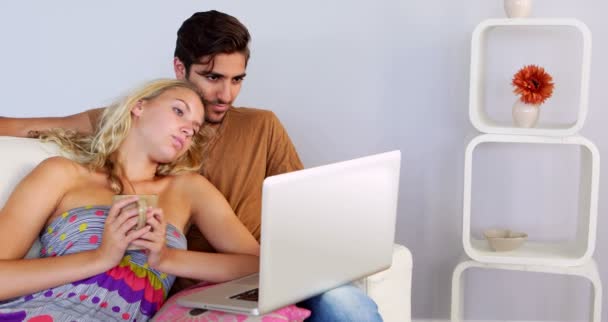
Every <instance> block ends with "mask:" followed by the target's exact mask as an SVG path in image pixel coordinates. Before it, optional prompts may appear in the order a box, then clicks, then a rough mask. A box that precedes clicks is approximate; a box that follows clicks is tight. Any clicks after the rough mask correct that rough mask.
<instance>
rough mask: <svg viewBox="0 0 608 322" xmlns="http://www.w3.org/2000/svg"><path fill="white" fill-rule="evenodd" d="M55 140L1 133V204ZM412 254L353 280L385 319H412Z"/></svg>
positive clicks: (398, 248)
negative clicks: (384, 268)
mask: <svg viewBox="0 0 608 322" xmlns="http://www.w3.org/2000/svg"><path fill="white" fill-rule="evenodd" d="M58 152H59V151H58V149H57V147H56V146H55V145H54V144H50V143H47V144H45V143H41V142H40V141H38V140H36V139H24V138H13V137H0V206H3V205H4V203H5V202H6V199H7V198H8V196H9V195H10V193H11V192H12V190H13V188H14V187H15V185H16V184H17V183H18V182H19V181H20V180H21V179H22V178H23V177H24V176H25V175H26V174H28V173H29V172H30V171H31V170H32V169H33V168H34V167H35V166H36V165H37V164H38V163H39V162H40V161H42V160H44V159H46V158H48V157H50V156H53V155H57V154H59V153H58ZM38 249H39V245H34V247H32V249H31V250H30V252H29V253H28V255H27V257H34V256H37V253H38ZM411 282H412V255H411V253H410V252H409V250H408V249H407V248H406V247H404V246H402V245H398V244H395V247H394V252H393V264H392V266H391V268H389V269H387V270H385V271H382V272H379V273H377V274H374V275H371V276H368V277H367V278H364V279H361V280H359V281H357V282H355V284H356V285H357V286H358V287H360V288H362V289H363V290H364V291H365V292H366V293H367V294H368V295H369V296H370V297H371V298H372V299H374V301H375V302H376V303H377V304H378V307H379V310H380V314H381V315H382V317H383V319H384V321H386V322H409V321H411V314H410V308H411V299H410V295H411V294H410V292H411Z"/></svg>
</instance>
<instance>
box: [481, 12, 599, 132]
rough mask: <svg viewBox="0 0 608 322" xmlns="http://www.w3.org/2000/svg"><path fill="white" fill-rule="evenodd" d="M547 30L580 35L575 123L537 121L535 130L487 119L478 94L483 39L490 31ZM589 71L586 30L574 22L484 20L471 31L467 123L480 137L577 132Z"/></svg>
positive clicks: (582, 120)
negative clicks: (554, 29)
mask: <svg viewBox="0 0 608 322" xmlns="http://www.w3.org/2000/svg"><path fill="white" fill-rule="evenodd" d="M511 27H517V28H519V27H527V28H550V27H566V28H573V29H574V30H576V31H578V32H580V35H581V39H582V61H581V69H580V73H581V74H580V89H579V93H580V96H579V100H578V101H579V102H578V107H577V108H578V111H577V113H576V116H577V118H576V120H575V121H574V122H572V123H557V124H547V123H543V122H542V115H541V121H540V122H539V124H538V125H537V126H536V127H535V128H518V127H514V126H511V123H509V122H505V121H504V120H503V121H502V122H501V120H496V119H493V118H492V117H490V115H489V114H488V113H487V110H486V106H484V105H485V104H484V91H483V90H482V88H483V84H484V82H485V79H484V71H485V61H486V59H485V57H486V55H485V46H484V44H485V41H486V36H487V35H488V34H489V31H491V30H492V29H494V28H511ZM590 67H591V32H590V31H589V28H587V26H586V25H585V24H584V23H582V22H581V21H579V20H576V19H538V18H532V19H530V18H518V19H488V20H485V21H483V22H481V23H480V24H479V25H477V27H476V28H475V30H474V32H473V37H472V41H471V66H470V84H469V119H470V121H471V123H472V124H473V126H474V127H475V128H476V129H477V130H479V131H480V132H482V133H495V134H509V135H511V134H518V135H539V136H557V137H563V136H569V135H574V134H576V133H578V132H579V131H580V129H581V128H582V127H583V125H584V123H585V118H586V117H587V109H588V92H589V73H590Z"/></svg>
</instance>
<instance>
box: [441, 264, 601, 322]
mask: <svg viewBox="0 0 608 322" xmlns="http://www.w3.org/2000/svg"><path fill="white" fill-rule="evenodd" d="M470 268H480V269H500V270H511V271H525V272H533V273H546V274H562V275H572V276H579V277H582V278H585V279H587V280H589V282H590V283H591V288H592V292H591V303H590V305H589V307H590V312H591V314H590V321H591V322H600V321H601V318H602V282H601V280H600V276H599V273H598V269H597V264H596V263H595V261H594V260H593V259H590V260H589V261H587V262H586V263H585V264H584V265H581V266H574V267H556V266H540V265H507V264H488V263H480V262H477V261H471V260H466V259H464V260H462V261H461V262H460V263H459V264H458V265H457V266H456V268H455V269H454V272H453V274H452V303H451V321H452V322H462V321H464V320H463V313H464V312H463V307H464V296H463V295H464V283H463V274H464V272H465V271H466V270H468V269H470Z"/></svg>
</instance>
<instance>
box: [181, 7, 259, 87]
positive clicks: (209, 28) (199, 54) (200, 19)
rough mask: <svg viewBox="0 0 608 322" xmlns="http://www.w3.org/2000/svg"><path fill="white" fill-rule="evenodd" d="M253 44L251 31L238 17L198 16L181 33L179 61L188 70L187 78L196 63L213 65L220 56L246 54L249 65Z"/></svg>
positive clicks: (205, 14) (203, 13)
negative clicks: (251, 45)
mask: <svg viewBox="0 0 608 322" xmlns="http://www.w3.org/2000/svg"><path fill="white" fill-rule="evenodd" d="M250 40H251V36H250V35H249V31H248V30H247V27H245V26H244V25H243V24H242V23H241V22H240V21H238V19H236V18H235V17H233V16H230V15H228V14H225V13H223V12H219V11H216V10H211V11H204V12H197V13H195V14H193V15H192V17H190V18H188V19H186V21H184V23H183V24H182V26H181V27H180V28H179V30H178V31H177V42H176V44H175V57H177V58H179V60H181V61H182V63H183V64H184V66H185V67H186V75H188V74H189V72H190V66H192V64H194V63H197V62H198V63H203V64H207V63H211V64H213V58H214V57H215V55H217V54H232V53H236V52H238V53H242V54H243V55H245V63H247V61H248V60H249V41H250ZM201 59H204V61H200V60H201Z"/></svg>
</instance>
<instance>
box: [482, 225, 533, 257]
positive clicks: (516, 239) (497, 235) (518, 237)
mask: <svg viewBox="0 0 608 322" xmlns="http://www.w3.org/2000/svg"><path fill="white" fill-rule="evenodd" d="M483 235H484V236H485V237H486V239H487V240H488V243H489V244H490V248H492V250H494V251H496V252H506V251H510V250H514V249H517V248H519V247H520V246H521V245H522V244H523V243H524V242H525V241H526V239H528V234H526V233H520V232H514V231H511V230H509V229H488V230H485V231H484V232H483Z"/></svg>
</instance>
